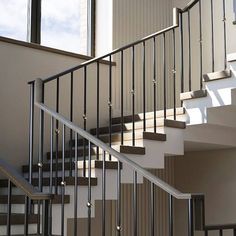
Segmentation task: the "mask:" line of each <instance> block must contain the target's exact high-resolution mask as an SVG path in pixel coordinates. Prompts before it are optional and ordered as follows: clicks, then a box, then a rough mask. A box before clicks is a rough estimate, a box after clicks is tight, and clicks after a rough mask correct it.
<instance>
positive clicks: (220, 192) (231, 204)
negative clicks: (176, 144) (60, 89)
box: [174, 149, 236, 236]
mask: <svg viewBox="0 0 236 236" xmlns="http://www.w3.org/2000/svg"><path fill="white" fill-rule="evenodd" d="M235 155H236V150H235V149H231V150H216V151H207V152H204V151H202V152H192V153H186V154H185V155H184V156H183V157H177V158H176V159H175V164H174V169H175V187H176V188H177V189H179V190H181V191H183V192H191V193H204V194H205V200H206V202H205V204H206V223H207V224H226V223H235V222H236V214H235V212H236V203H235V198H236V188H235V186H236V172H235V166H236V158H235ZM175 212H176V219H175V223H176V224H175V226H176V230H177V231H176V235H186V231H184V229H186V219H187V208H186V203H185V204H184V203H180V202H178V203H176V211H175ZM198 235H199V236H201V235H204V234H203V233H196V236H198ZM213 235H218V234H217V232H212V233H211V234H209V236H213ZM224 235H226V236H228V235H232V233H231V234H230V232H227V231H226V232H225V234H224Z"/></svg>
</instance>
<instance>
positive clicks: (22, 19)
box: [0, 0, 95, 55]
mask: <svg viewBox="0 0 236 236" xmlns="http://www.w3.org/2000/svg"><path fill="white" fill-rule="evenodd" d="M94 6H95V0H0V36H3V37H8V38H14V39H17V40H22V41H28V42H33V43H41V44H42V45H44V46H48V47H52V48H57V49H61V50H65V51H70V52H74V53H79V54H85V55H93V54H94V10H95V9H94Z"/></svg>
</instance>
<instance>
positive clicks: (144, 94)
mask: <svg viewBox="0 0 236 236" xmlns="http://www.w3.org/2000/svg"><path fill="white" fill-rule="evenodd" d="M145 131H146V43H145V41H144V42H143V132H145Z"/></svg>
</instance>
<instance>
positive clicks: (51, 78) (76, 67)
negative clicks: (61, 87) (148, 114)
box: [43, 24, 178, 83]
mask: <svg viewBox="0 0 236 236" xmlns="http://www.w3.org/2000/svg"><path fill="white" fill-rule="evenodd" d="M177 27H178V24H176V25H173V26H170V27H168V28H165V29H163V30H160V31H158V32H156V33H153V34H151V35H148V36H146V37H144V38H142V39H139V40H137V41H135V42H132V43H130V44H127V45H125V46H123V47H120V48H117V49H115V50H113V51H111V52H110V53H107V54H104V55H102V56H99V57H95V58H93V59H91V60H88V61H86V62H84V63H81V64H80V65H78V66H75V67H72V68H70V69H68V70H65V71H63V72H61V73H58V74H56V75H53V76H51V77H48V78H46V79H44V80H43V81H44V83H48V82H50V81H52V80H55V79H56V78H58V77H61V76H63V75H67V74H69V73H72V72H74V71H77V70H79V69H80V68H83V67H85V66H88V65H90V64H92V63H94V62H98V61H100V60H102V59H104V58H106V57H109V56H112V55H114V54H116V53H118V52H121V51H124V50H126V49H128V48H131V47H133V46H135V45H138V44H140V43H143V42H145V41H147V40H149V39H151V38H154V37H156V36H158V35H161V34H164V33H166V32H168V31H171V30H173V29H175V28H177Z"/></svg>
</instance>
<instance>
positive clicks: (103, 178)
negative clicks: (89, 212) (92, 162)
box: [102, 151, 106, 236]
mask: <svg viewBox="0 0 236 236" xmlns="http://www.w3.org/2000/svg"><path fill="white" fill-rule="evenodd" d="M105 235H106V152H105V151H103V160H102V236H105Z"/></svg>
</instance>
